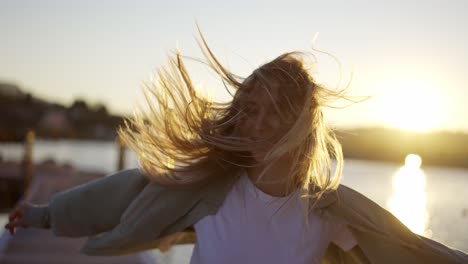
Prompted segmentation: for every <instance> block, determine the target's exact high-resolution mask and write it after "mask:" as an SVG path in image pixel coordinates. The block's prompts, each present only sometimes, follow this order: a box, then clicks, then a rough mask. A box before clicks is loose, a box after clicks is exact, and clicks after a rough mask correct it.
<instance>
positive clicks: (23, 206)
mask: <svg viewBox="0 0 468 264" xmlns="http://www.w3.org/2000/svg"><path fill="white" fill-rule="evenodd" d="M28 208H29V207H28V203H27V202H24V201H21V202H19V204H18V205H17V206H16V207H15V208H14V209H13V210H12V211H11V212H10V214H9V215H8V220H9V222H8V223H7V224H6V225H5V228H6V229H8V230H9V231H10V234H12V235H14V234H15V233H16V228H18V227H22V228H28V227H29V226H28V225H26V224H25V223H23V217H24V214H25V212H26V210H27V209H28Z"/></svg>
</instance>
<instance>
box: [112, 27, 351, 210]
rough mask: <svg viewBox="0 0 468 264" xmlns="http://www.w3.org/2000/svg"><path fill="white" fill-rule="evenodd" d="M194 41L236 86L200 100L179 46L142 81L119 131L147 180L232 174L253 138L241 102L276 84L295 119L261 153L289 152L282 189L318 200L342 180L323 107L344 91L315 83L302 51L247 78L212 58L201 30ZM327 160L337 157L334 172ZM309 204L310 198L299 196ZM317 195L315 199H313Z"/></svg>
mask: <svg viewBox="0 0 468 264" xmlns="http://www.w3.org/2000/svg"><path fill="white" fill-rule="evenodd" d="M200 36H201V42H199V46H200V49H201V51H202V52H203V55H204V58H205V60H206V61H205V62H204V63H205V64H206V65H208V66H209V67H210V68H211V69H212V70H214V72H216V73H217V75H218V76H219V78H220V79H221V80H222V82H223V83H224V84H225V86H226V87H229V88H233V89H235V91H236V92H235V93H234V94H232V100H231V101H230V102H227V103H221V102H215V101H212V100H209V99H207V98H204V97H203V96H201V95H200V94H199V93H198V92H197V89H196V87H195V86H194V84H193V82H192V80H191V78H190V76H189V73H188V71H187V69H186V67H185V65H184V61H183V57H182V55H181V54H180V53H179V52H177V53H176V54H175V55H172V56H169V63H168V65H167V66H166V67H163V68H160V69H159V70H158V71H157V77H158V78H157V80H156V81H154V82H151V83H144V86H145V88H146V89H145V95H146V99H147V103H148V106H149V110H148V111H140V112H138V113H136V114H135V116H134V117H133V118H132V119H130V120H127V121H126V122H125V126H124V127H121V128H120V129H119V131H118V134H119V136H120V137H121V139H122V140H123V142H124V143H125V144H127V145H128V146H129V147H130V148H131V149H132V150H133V151H134V152H135V153H136V155H137V157H138V159H139V162H140V166H141V168H142V170H143V171H144V172H145V174H146V175H147V176H148V177H149V178H150V179H151V180H153V181H156V182H158V183H160V184H162V185H167V186H172V187H192V188H193V187H194V186H196V185H197V184H201V183H203V182H205V181H209V180H210V179H212V178H213V177H235V176H236V175H238V173H239V172H240V171H241V170H242V169H243V168H246V167H248V166H251V164H252V163H251V160H250V159H249V155H248V154H247V153H248V151H249V150H252V142H251V141H249V140H248V139H245V138H243V137H240V136H239V134H238V129H237V124H238V123H239V120H241V118H242V116H243V114H244V112H243V106H242V102H243V101H244V100H245V98H246V96H248V92H249V91H250V89H252V87H254V86H256V85H259V84H261V85H263V86H264V87H270V86H271V84H272V83H273V82H276V83H279V86H280V87H281V88H280V89H277V90H278V93H279V97H280V100H281V104H282V105H283V106H282V107H281V108H283V109H284V108H287V109H288V110H287V111H283V110H282V109H280V110H281V111H280V115H281V116H282V115H284V114H287V113H288V112H291V113H294V114H295V115H296V116H297V120H296V121H295V122H294V124H292V126H291V128H290V129H289V131H288V132H287V133H286V134H285V135H284V136H282V137H281V138H280V139H279V140H278V141H277V142H276V143H275V144H274V146H273V147H272V148H271V150H270V151H269V153H268V154H267V155H266V157H265V163H267V164H273V163H274V161H275V160H277V159H278V158H279V157H280V156H281V155H283V154H285V153H289V154H291V155H292V157H293V158H292V160H293V162H292V165H291V169H290V173H289V175H288V176H287V177H285V180H286V184H287V187H288V189H290V188H293V187H296V188H297V186H300V187H301V188H300V189H301V194H302V196H301V197H311V196H313V197H314V198H316V197H318V198H320V197H321V196H322V195H323V194H324V193H325V192H329V191H333V190H335V189H336V188H337V187H338V185H339V183H340V180H341V176H342V168H343V154H342V149H341V145H340V143H339V141H338V140H337V138H336V136H335V134H334V132H333V131H332V130H331V129H330V128H329V127H328V126H327V125H326V123H325V121H324V117H323V113H322V109H323V107H325V106H327V105H328V103H329V102H331V101H333V100H334V99H336V98H342V97H343V90H339V91H332V90H329V89H326V88H324V87H322V86H320V85H318V84H317V83H315V81H314V79H313V78H312V77H311V75H310V74H309V73H308V71H307V70H306V68H305V66H304V63H303V60H302V58H303V56H304V53H301V52H291V53H285V54H283V55H281V56H279V57H277V58H276V59H274V60H273V61H271V62H269V63H266V64H264V65H262V66H261V67H259V68H258V69H256V70H255V71H254V72H253V73H252V74H251V75H250V76H249V77H248V78H245V79H244V78H241V77H239V76H236V75H235V74H233V73H231V72H230V71H228V70H227V69H226V68H225V67H224V66H223V65H222V64H221V63H220V62H219V61H218V59H217V58H216V57H215V56H214V54H213V53H212V51H211V50H210V48H209V47H208V45H207V42H206V40H205V39H204V37H203V35H202V34H201V33H200ZM332 158H335V159H336V167H335V170H334V175H332ZM304 200H305V201H306V202H307V205H309V206H310V204H309V203H308V201H309V199H304ZM317 200H318V199H317Z"/></svg>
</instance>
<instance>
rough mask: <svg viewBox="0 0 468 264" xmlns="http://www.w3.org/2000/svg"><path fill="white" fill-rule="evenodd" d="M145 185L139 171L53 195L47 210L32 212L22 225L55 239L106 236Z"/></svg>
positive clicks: (43, 207) (121, 173)
mask: <svg viewBox="0 0 468 264" xmlns="http://www.w3.org/2000/svg"><path fill="white" fill-rule="evenodd" d="M148 182H149V181H148V179H147V178H146V177H145V176H144V175H143V173H142V172H141V171H140V170H139V169H129V170H123V171H119V172H116V173H114V174H111V175H108V176H106V177H104V178H101V179H98V180H95V181H92V182H89V183H86V184H83V185H80V186H77V187H74V188H71V189H69V190H66V191H63V192H60V193H57V194H55V195H53V196H52V197H51V199H50V201H49V204H48V205H47V206H38V207H36V208H33V209H32V210H31V212H30V213H29V214H27V215H26V216H25V221H27V222H29V224H31V225H32V226H33V227H41V228H51V229H52V232H53V233H54V234H55V235H56V236H67V237H82V236H93V235H96V234H99V233H102V232H106V231H109V230H111V229H112V228H114V227H115V226H116V225H118V224H119V221H120V217H121V216H122V214H123V212H124V211H125V209H126V208H127V207H128V205H129V204H130V203H131V202H132V200H133V199H134V198H135V197H136V196H137V195H138V193H140V192H141V190H143V188H144V187H145V186H146V185H147V184H148Z"/></svg>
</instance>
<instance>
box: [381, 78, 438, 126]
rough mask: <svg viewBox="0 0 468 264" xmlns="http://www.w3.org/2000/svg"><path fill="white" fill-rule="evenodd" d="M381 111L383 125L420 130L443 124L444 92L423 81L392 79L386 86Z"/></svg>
mask: <svg viewBox="0 0 468 264" xmlns="http://www.w3.org/2000/svg"><path fill="white" fill-rule="evenodd" d="M382 88H383V91H384V93H383V94H382V96H381V97H380V100H379V108H380V111H379V115H380V117H381V120H382V122H383V125H385V126H387V127H392V128H398V129H403V130H409V131H417V132H430V131H433V130H434V129H438V128H440V127H442V125H443V122H444V120H445V119H446V106H445V105H444V103H443V101H444V100H443V96H441V95H440V94H438V93H437V89H436V88H435V87H434V86H431V85H430V84H428V83H424V82H421V81H408V80H405V81H390V82H387V83H386V84H385V85H384V86H383V87H382Z"/></svg>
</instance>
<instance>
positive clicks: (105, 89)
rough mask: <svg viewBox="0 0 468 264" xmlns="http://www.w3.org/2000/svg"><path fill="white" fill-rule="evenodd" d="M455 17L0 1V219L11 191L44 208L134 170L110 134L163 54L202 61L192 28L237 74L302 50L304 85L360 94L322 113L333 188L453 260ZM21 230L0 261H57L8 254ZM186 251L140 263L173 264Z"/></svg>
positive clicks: (417, 7) (461, 157)
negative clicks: (80, 187)
mask: <svg viewBox="0 0 468 264" xmlns="http://www.w3.org/2000/svg"><path fill="white" fill-rule="evenodd" d="M467 12H468V7H467V5H466V4H465V3H464V1H462V0H460V1H455V0H454V1H442V0H428V1H403V0H395V1H320V2H319V1H289V2H288V3H287V4H285V3H284V1H256V2H252V1H244V0H238V1H231V2H219V1H208V0H206V1H204V0H202V1H196V2H193V1H177V2H170V1H90V0H83V1H50V0H43V1H23V0H16V1H9V0H0V36H1V40H0V197H1V198H0V207H1V208H0V210H1V212H2V213H1V214H0V222H1V223H2V224H4V223H5V222H6V215H7V212H8V211H9V210H10V209H11V207H12V206H13V205H14V204H15V203H16V202H17V201H18V199H20V198H21V197H23V198H25V199H29V200H32V201H35V202H47V199H48V197H49V195H50V194H51V193H54V192H57V191H60V190H63V189H64V188H68V187H70V186H73V185H76V184H79V183H82V182H86V181H89V180H93V179H96V178H99V177H102V176H103V175H106V174H108V173H111V172H112V171H115V170H117V169H121V168H129V167H136V166H138V162H137V160H136V158H135V156H134V155H133V153H131V152H130V151H129V150H125V147H124V146H120V145H119V143H118V140H117V139H116V128H117V127H118V126H119V125H121V124H123V118H126V117H131V115H132V113H133V111H134V109H135V108H136V107H137V106H139V107H143V108H144V107H145V105H144V104H145V103H144V102H145V101H144V97H143V92H142V82H151V81H153V80H154V76H155V72H156V70H157V69H158V68H160V67H161V66H164V65H165V64H166V63H167V55H168V54H172V53H173V52H174V51H175V50H176V48H177V49H179V50H180V51H181V52H182V54H183V55H186V56H190V57H193V58H202V54H201V52H200V50H199V48H198V45H197V42H196V38H197V37H198V36H197V28H196V22H198V24H199V25H200V28H201V30H202V32H203V34H204V35H205V37H206V39H207V40H208V43H209V45H210V47H211V49H212V50H213V51H214V53H215V54H216V55H217V57H218V58H219V59H220V60H221V62H222V63H223V64H224V65H225V66H227V67H228V68H229V69H230V70H231V71H232V72H234V73H236V74H238V75H240V76H244V77H246V76H248V75H249V74H250V73H251V72H252V70H254V69H255V68H257V67H258V66H260V65H261V64H263V63H265V62H267V61H269V60H272V59H274V58H275V57H277V56H278V55H280V54H282V53H284V52H288V51H294V50H299V51H306V52H313V53H314V54H315V55H316V58H315V63H314V64H313V65H311V66H313V68H312V73H313V76H314V78H316V80H317V82H319V83H321V84H324V85H326V86H328V87H330V88H331V89H338V88H340V87H344V86H346V85H347V84H349V92H350V95H355V96H370V99H368V100H366V101H364V102H362V103H358V104H353V105H350V106H348V107H346V108H343V109H327V110H326V113H325V114H326V118H327V120H328V122H329V124H330V125H331V126H332V127H334V128H335V129H336V130H337V133H338V135H339V138H340V141H341V143H342V144H343V150H344V154H345V159H346V164H345V169H344V180H343V184H345V185H348V186H351V187H352V188H354V189H356V190H358V191H360V192H362V193H363V194H365V195H366V196H368V197H369V198H371V199H372V200H374V201H375V202H377V203H378V204H379V205H381V206H382V207H384V208H386V209H387V210H389V211H391V212H392V213H393V214H394V215H395V216H397V217H398V218H399V219H400V220H401V221H402V222H403V223H404V224H405V225H407V226H408V227H409V228H410V229H411V230H412V231H413V232H415V233H417V234H420V235H423V236H426V237H429V238H431V239H434V240H436V241H439V242H441V243H444V244H446V245H448V246H450V247H455V248H458V249H460V250H463V251H468V134H467V133H468V119H466V113H467V112H468V107H467V103H466V98H467V97H468V89H467V88H466V87H465V84H466V83H467V82H468V75H467V74H466V73H465V71H466V69H467V68H468V53H467V52H466V47H468V32H467V28H466V26H465V25H467V24H468V18H467V16H466V15H465V14H466V13H467ZM313 48H315V49H318V50H319V51H325V52H326V53H331V54H333V55H334V56H336V57H337V58H338V60H339V63H337V62H336V61H335V60H334V58H333V57H332V56H329V55H327V54H326V53H322V52H319V51H314V50H313ZM187 63H188V67H189V71H190V73H191V74H192V76H193V77H194V79H195V81H196V83H197V84H198V86H199V87H200V89H202V90H203V91H204V92H206V93H207V94H209V96H211V97H212V98H213V99H214V100H218V101H228V100H230V97H229V94H228V93H227V92H226V90H225V89H224V87H223V85H222V83H221V82H220V81H219V80H217V79H216V76H215V74H214V73H213V72H210V71H209V70H208V69H207V68H206V67H205V66H203V65H202V64H200V63H196V62H194V61H193V60H188V61H187ZM20 234H21V232H19V233H18V235H20ZM23 236H24V237H23V238H22V239H24V240H22V242H21V241H20V242H17V241H15V239H20V237H21V236H18V238H13V237H11V236H10V235H9V234H8V233H7V232H4V233H3V234H2V236H1V238H0V260H2V258H3V260H4V262H5V263H22V262H21V261H23V263H24V261H25V259H22V258H27V255H29V256H30V259H27V261H28V262H29V261H32V259H36V260H37V259H38V258H41V257H42V258H46V259H49V260H52V259H54V261H56V262H54V263H61V260H62V259H61V258H60V257H58V256H56V255H54V254H57V252H54V250H53V248H54V246H53V243H52V242H51V244H50V246H43V247H44V248H42V251H41V252H42V253H37V254H39V255H34V254H36V253H34V250H33V249H31V248H32V246H31V247H29V248H28V247H27V246H24V247H21V246H18V245H19V244H22V245H25V244H27V243H25V242H24V241H37V238H38V237H42V236H45V235H44V234H31V235H29V234H26V233H23ZM48 239H49V238H48ZM50 239H52V238H50ZM18 241H19V240H18ZM28 243H30V244H31V245H33V242H28ZM70 243H71V244H70V247H77V245H76V244H74V242H70ZM43 244H44V243H43ZM72 244H73V245H72ZM191 249H192V248H191V246H180V247H176V248H174V249H172V250H171V251H170V252H169V254H167V255H162V254H160V252H159V251H152V252H149V254H147V255H146V257H145V260H146V261H149V263H154V262H157V263H188V260H189V258H190V254H191ZM47 250H49V251H50V252H49V251H47ZM44 252H49V253H47V254H45V253H44ZM15 254H16V255H15ZM70 254H71V253H70ZM20 256H21V257H20ZM37 256H40V257H37ZM148 256H149V257H148ZM151 258H155V259H151ZM139 259H140V260H141V259H142V257H141V256H139ZM15 261H17V262H15ZM18 261H19V262H18ZM86 261H88V262H89V263H91V262H92V261H93V260H92V259H87V260H86ZM30 263H33V262H30ZM50 263H52V262H50ZM67 263H68V262H67ZM115 263H117V262H115Z"/></svg>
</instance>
